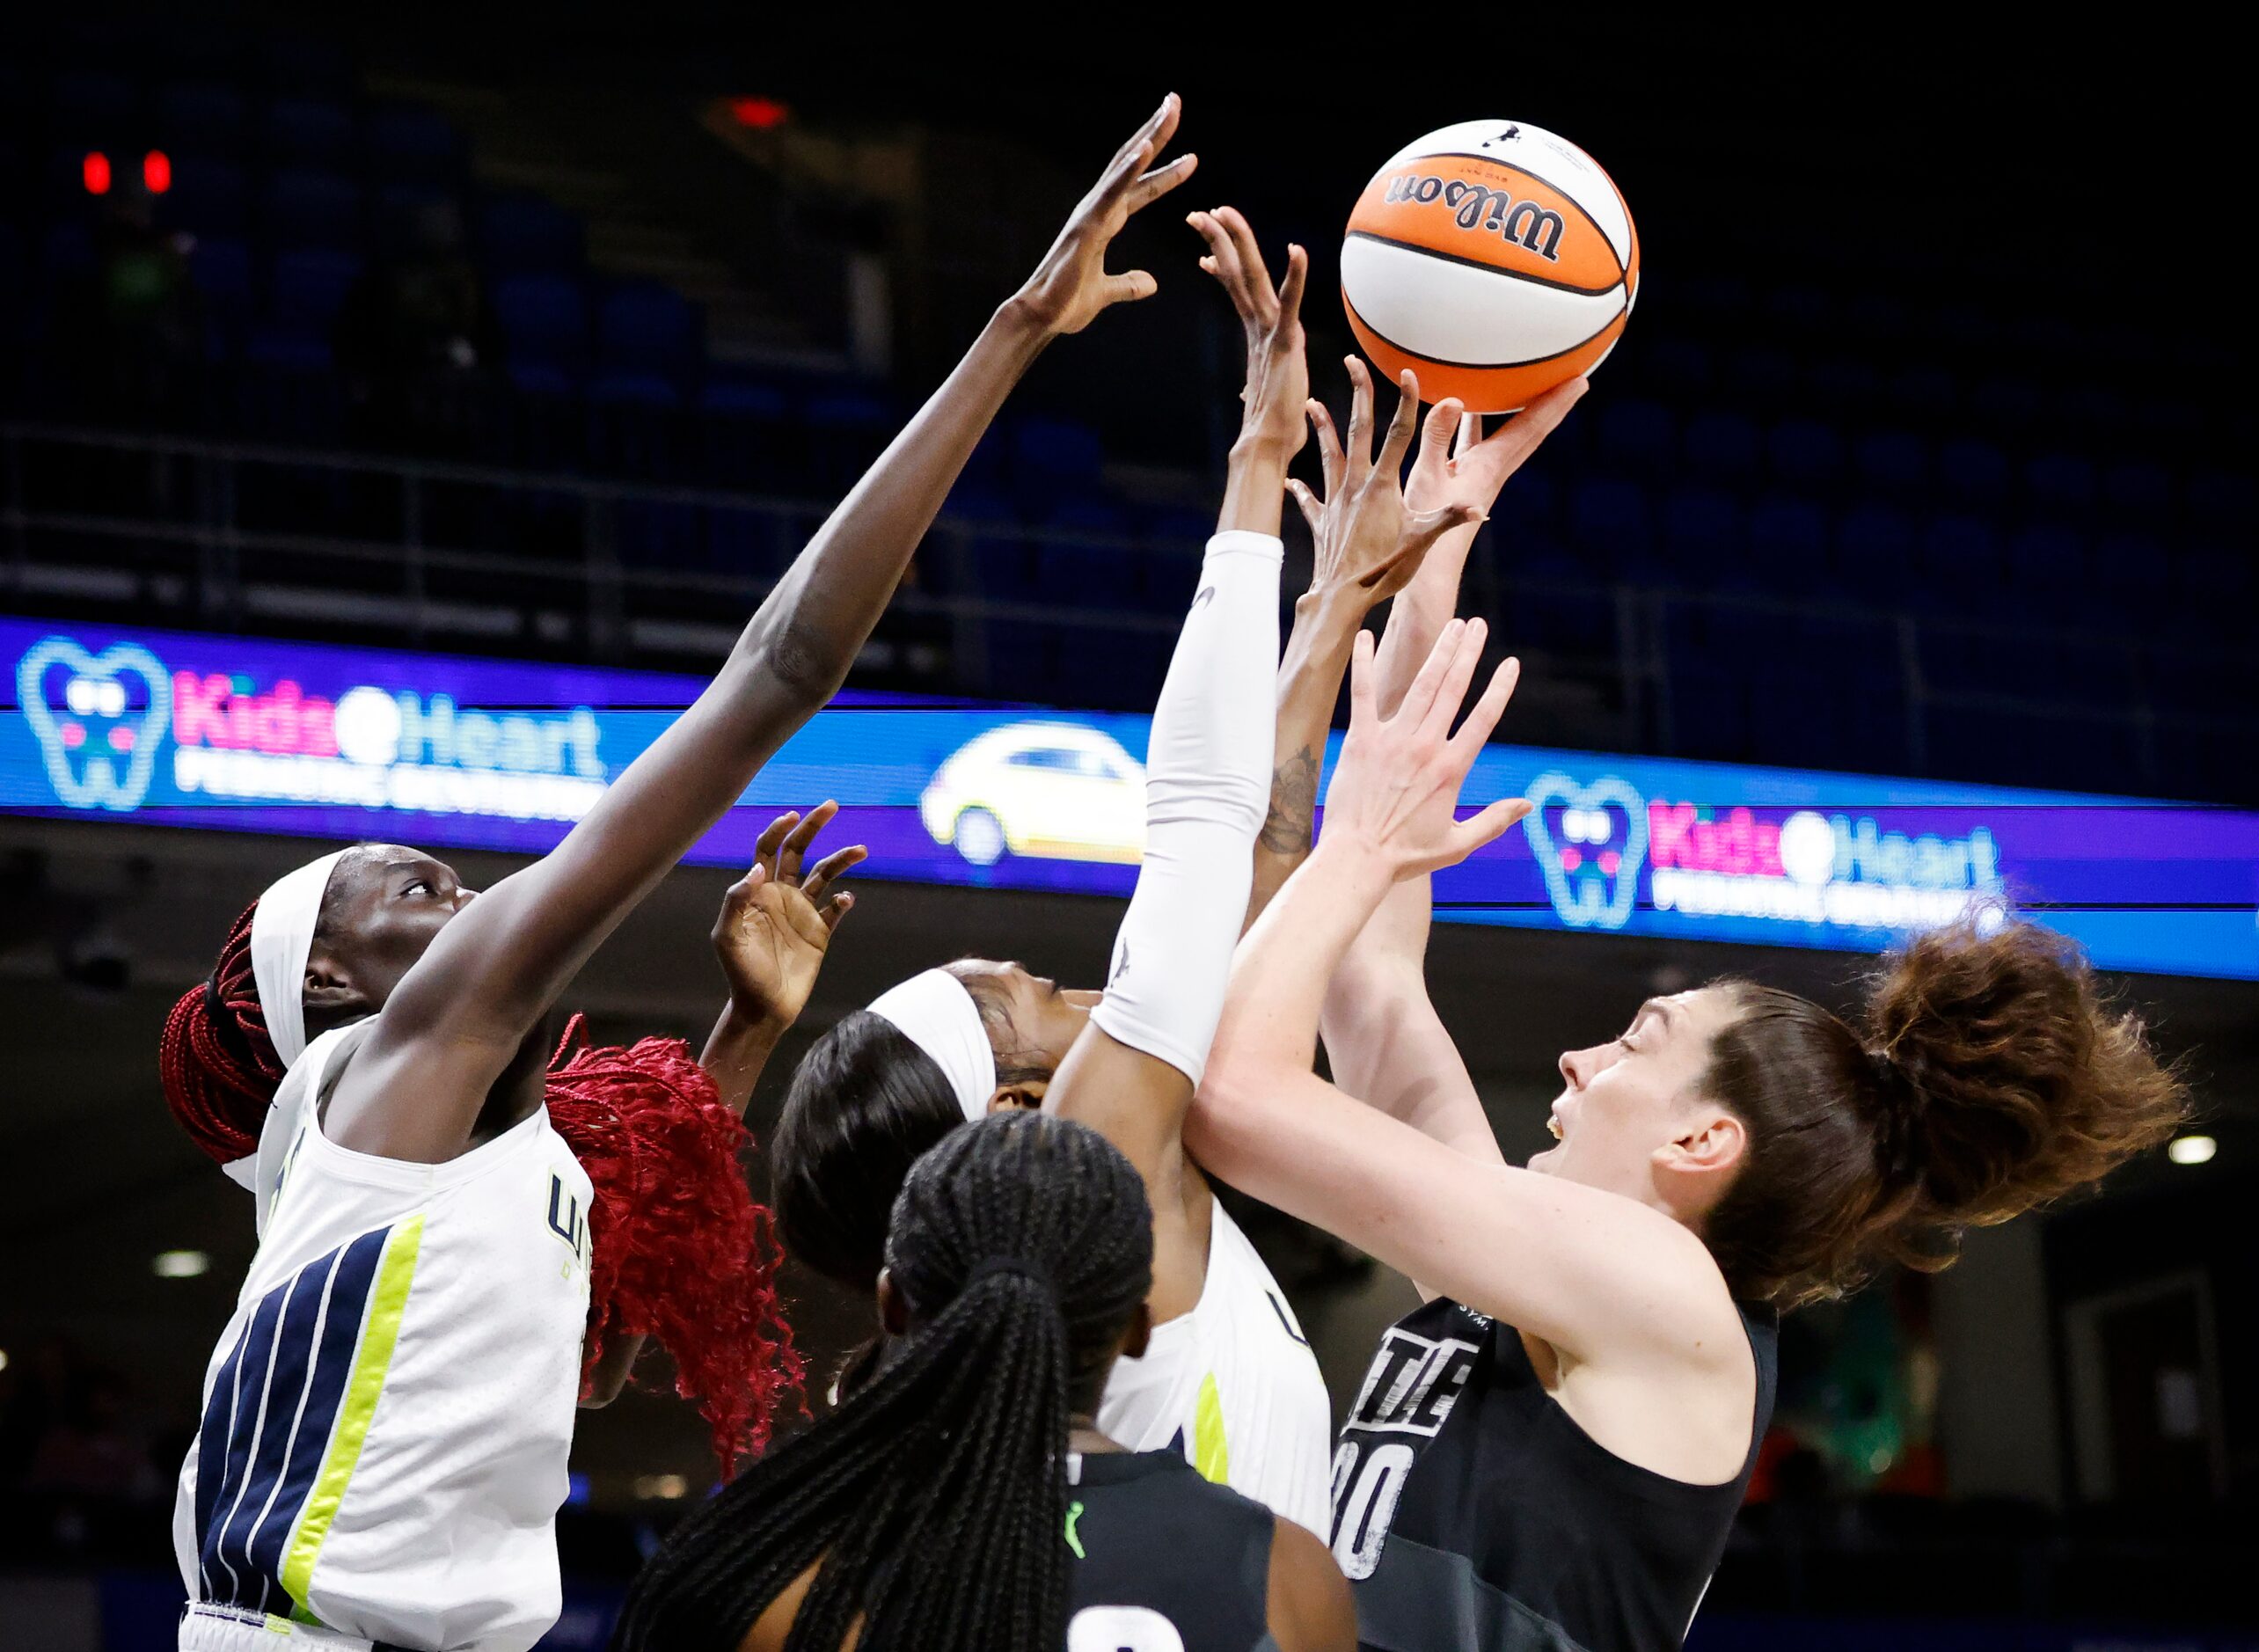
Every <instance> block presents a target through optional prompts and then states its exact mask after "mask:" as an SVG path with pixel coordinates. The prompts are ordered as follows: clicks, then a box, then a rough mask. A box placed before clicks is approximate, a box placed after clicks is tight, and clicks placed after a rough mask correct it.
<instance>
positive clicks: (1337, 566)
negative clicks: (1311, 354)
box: [1286, 355, 1482, 608]
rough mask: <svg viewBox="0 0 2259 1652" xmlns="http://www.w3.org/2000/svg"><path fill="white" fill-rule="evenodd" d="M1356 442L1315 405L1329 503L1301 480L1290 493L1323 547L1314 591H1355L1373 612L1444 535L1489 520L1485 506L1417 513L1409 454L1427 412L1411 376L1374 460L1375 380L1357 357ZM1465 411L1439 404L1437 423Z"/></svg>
mask: <svg viewBox="0 0 2259 1652" xmlns="http://www.w3.org/2000/svg"><path fill="white" fill-rule="evenodd" d="M1349 386H1350V394H1349V442H1348V443H1347V444H1346V445H1344V444H1343V442H1342V440H1341V438H1340V437H1339V436H1337V435H1335V434H1334V419H1333V415H1332V414H1331V413H1327V411H1326V406H1325V404H1324V403H1323V402H1318V401H1312V403H1310V404H1309V409H1308V411H1309V414H1310V423H1311V426H1312V428H1314V429H1315V430H1316V431H1317V433H1318V452H1319V457H1320V462H1321V464H1322V465H1323V467H1324V476H1325V485H1326V497H1325V500H1324V501H1322V502H1320V500H1319V499H1318V497H1317V495H1315V494H1314V493H1312V492H1311V491H1310V489H1309V488H1308V487H1307V486H1305V485H1304V484H1303V483H1301V482H1299V481H1293V480H1290V481H1289V482H1288V483H1287V485H1286V486H1287V491H1288V492H1289V493H1292V494H1293V495H1294V502H1295V503H1296V504H1298V505H1299V506H1300V507H1301V508H1302V518H1303V520H1304V521H1305V522H1306V523H1309V524H1310V537H1311V540H1312V545H1314V547H1315V551H1314V557H1315V564H1316V566H1315V569H1314V571H1313V573H1312V578H1311V581H1310V588H1311V589H1312V591H1320V590H1323V589H1326V588H1329V587H1332V588H1354V589H1355V590H1356V591H1357V592H1359V593H1361V594H1362V596H1363V599H1364V603H1365V605H1366V606H1367V607H1368V608H1371V607H1372V606H1374V605H1375V604H1377V603H1379V602H1380V601H1381V600H1382V599H1383V598H1385V597H1390V596H1395V595H1396V593H1397V592H1399V591H1400V590H1402V589H1403V588H1405V586H1406V585H1407V584H1409V583H1410V582H1411V579H1412V576H1413V575H1414V574H1416V573H1418V572H1419V571H1420V559H1422V557H1424V556H1426V555H1427V554H1428V549H1429V546H1430V545H1434V544H1435V543H1436V541H1437V539H1438V538H1440V537H1442V536H1443V535H1444V534H1446V533H1448V532H1450V531H1451V530H1452V529H1454V528H1462V527H1467V526H1471V525H1472V524H1473V523H1479V522H1480V521H1481V520H1482V511H1481V508H1480V507H1478V506H1475V505H1472V504H1467V503H1464V502H1458V501H1448V502H1444V503H1440V504H1437V505H1436V506H1434V507H1433V508H1428V509H1422V510H1414V509H1413V508H1411V506H1410V505H1409V503H1408V502H1407V500H1406V498H1405V493H1404V486H1403V479H1402V478H1403V470H1404V454H1405V450H1407V449H1408V448H1409V447H1410V446H1411V445H1412V430H1413V427H1414V425H1415V423H1416V422H1417V420H1418V418H1419V412H1420V381H1419V380H1418V379H1417V378H1416V377H1415V376H1413V374H1412V372H1411V370H1410V369H1406V370H1405V373H1404V375H1403V376H1402V377H1401V378H1400V380H1399V381H1398V391H1399V394H1398V397H1397V401H1396V416H1395V417H1394V418H1393V419H1392V420H1389V424H1388V435H1387V437H1386V439H1385V440H1384V441H1383V442H1381V445H1380V457H1379V458H1378V459H1375V458H1373V457H1372V375H1371V374H1370V373H1369V372H1367V371H1366V370H1365V364H1364V363H1363V362H1362V361H1360V360H1358V359H1357V358H1356V356H1354V355H1353V356H1351V357H1349ZM1458 412H1459V404H1458V402H1457V401H1451V400H1446V401H1442V402H1438V403H1437V405H1436V414H1435V416H1436V417H1443V416H1445V415H1446V414H1448V417H1449V418H1450V419H1451V420H1457V419H1458Z"/></svg>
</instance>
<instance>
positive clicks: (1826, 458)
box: [1766, 419, 1843, 493]
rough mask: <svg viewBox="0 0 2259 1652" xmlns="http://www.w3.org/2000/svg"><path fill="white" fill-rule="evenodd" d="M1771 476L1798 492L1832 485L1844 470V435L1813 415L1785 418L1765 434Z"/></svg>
mask: <svg viewBox="0 0 2259 1652" xmlns="http://www.w3.org/2000/svg"><path fill="white" fill-rule="evenodd" d="M1766 454H1767V457H1768V458H1769V459H1770V461H1771V467H1772V471H1773V477H1774V478H1775V479H1777V480H1779V481H1780V482H1781V483H1782V484H1783V485H1785V486H1789V487H1792V488H1795V489H1797V490H1799V491H1800V492H1805V493H1818V492H1822V491H1824V490H1825V489H1827V488H1829V487H1831V486H1834V484H1835V481H1836V479H1837V478H1838V477H1839V476H1840V475H1841V474H1842V471H1843V438H1842V437H1841V436H1840V435H1838V434H1837V433H1836V432H1835V431H1834V430H1832V429H1831V428H1829V427H1827V426H1826V425H1824V424H1822V423H1820V422H1819V421H1818V420H1816V419H1784V420H1781V421H1780V423H1779V424H1776V425H1774V426H1773V428H1772V429H1771V430H1770V431H1768V432H1767V433H1766Z"/></svg>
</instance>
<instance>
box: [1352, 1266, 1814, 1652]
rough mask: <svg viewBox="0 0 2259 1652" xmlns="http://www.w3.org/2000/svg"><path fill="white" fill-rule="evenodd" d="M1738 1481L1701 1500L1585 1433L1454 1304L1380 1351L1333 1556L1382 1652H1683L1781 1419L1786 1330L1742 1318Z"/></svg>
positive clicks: (1360, 1418) (1523, 1356) (1365, 1397)
mask: <svg viewBox="0 0 2259 1652" xmlns="http://www.w3.org/2000/svg"><path fill="white" fill-rule="evenodd" d="M1742 1319H1743V1323H1744V1326H1745V1327H1746V1328H1747V1330H1748V1333H1749V1340H1750V1346H1751V1349H1752V1350H1753V1351H1754V1352H1755V1354H1756V1356H1757V1414H1756V1419H1755V1426H1754V1428H1753V1429H1752V1430H1751V1436H1750V1454H1749V1458H1748V1459H1747V1460H1746V1461H1745V1462H1744V1463H1743V1465H1742V1472H1741V1473H1740V1474H1739V1475H1738V1476H1737V1477H1736V1478H1735V1479H1733V1480H1729V1481H1727V1482H1726V1483H1724V1484H1723V1485H1718V1486H1696V1485H1690V1484H1688V1483H1686V1482H1685V1481H1683V1480H1671V1479H1669V1478H1667V1477H1665V1476H1664V1475H1662V1474H1657V1473H1653V1472H1652V1471H1650V1470H1648V1469H1644V1468H1641V1467H1638V1466H1635V1465H1634V1464H1631V1463H1627V1462H1626V1461H1625V1460H1624V1459H1623V1458H1620V1457H1618V1456H1617V1455H1616V1454H1615V1453H1614V1452H1612V1451H1608V1450H1607V1449H1606V1448H1605V1447H1604V1446H1602V1445H1600V1444H1598V1443H1597V1442H1596V1441H1595V1440H1594V1439H1593V1438H1592V1436H1590V1435H1588V1434H1586V1433H1585V1432H1584V1430H1583V1429H1581V1428H1579V1427H1577V1425H1576V1424H1575V1422H1572V1421H1571V1420H1570V1418H1569V1415H1568V1413H1567V1412H1566V1411H1563V1410H1562V1409H1561V1407H1560V1406H1559V1404H1557V1403H1556V1402H1555V1401H1554V1398H1553V1396H1552V1395H1550V1394H1548V1393H1546V1390H1545V1386H1544V1385H1543V1384H1542V1383H1540V1382H1539V1379H1538V1374H1537V1372H1536V1371H1534V1370H1533V1369H1532V1366H1531V1364H1530V1358H1529V1355H1528V1353H1527V1351H1526V1350H1525V1349H1524V1348H1523V1345H1522V1339H1521V1336H1520V1334H1518V1333H1517V1332H1516V1331H1515V1329H1514V1327H1511V1326H1509V1325H1502V1324H1499V1323H1498V1322H1497V1321H1495V1320H1494V1319H1490V1318H1488V1316H1486V1315H1484V1314H1480V1313H1477V1312H1474V1311H1473V1309H1470V1308H1466V1307H1463V1306H1461V1305H1459V1304H1458V1303H1456V1302H1451V1301H1447V1300H1441V1299H1439V1300H1437V1301H1434V1302H1430V1303H1429V1304H1427V1305H1425V1306H1423V1307H1422V1308H1420V1309H1419V1310H1418V1311H1416V1312H1414V1313H1411V1314H1409V1315H1407V1317H1406V1318H1405V1319H1403V1320H1402V1321H1401V1322H1400V1323H1399V1324H1398V1325H1397V1326H1396V1327H1394V1328H1393V1329H1392V1330H1391V1331H1389V1333H1388V1334H1386V1335H1385V1337H1383V1338H1382V1340H1381V1344H1380V1351H1379V1353H1378V1355H1377V1356H1375V1357H1374V1360H1373V1363H1372V1369H1371V1371H1370V1373H1368V1375H1367V1376H1366V1378H1365V1382H1364V1387H1363V1391H1362V1392H1361V1393H1359V1394H1358V1396H1357V1403H1356V1408H1355V1409H1354V1410H1353V1411H1352V1412H1351V1413H1350V1415H1349V1422H1348V1424H1347V1426H1346V1427H1344V1428H1343V1429H1342V1438H1341V1444H1340V1445H1339V1447H1338V1448H1337V1449H1336V1450H1335V1451H1334V1559H1335V1560H1337V1561H1340V1562H1341V1565H1342V1570H1343V1571H1344V1572H1346V1573H1347V1574H1348V1575H1349V1582H1350V1584H1351V1585H1352V1587H1353V1588H1354V1590H1355V1591H1356V1601H1357V1634H1358V1639H1359V1641H1360V1642H1361V1644H1363V1645H1364V1646H1366V1647H1369V1648H1376V1649H1377V1652H1664V1649H1665V1648H1669V1649H1670V1652H1676V1648H1678V1646H1679V1644H1680V1642H1681V1641H1683V1639H1684V1638H1685V1634H1686V1629H1687V1626H1688V1625H1689V1624H1690V1623H1691V1622H1692V1619H1693V1616H1694V1610H1695V1608H1696V1607H1697V1606H1698V1605H1699V1604H1700V1603H1701V1598H1702V1591H1703V1590H1705V1589H1707V1587H1708V1586H1709V1581H1710V1574H1711V1573H1712V1572H1713V1571H1714V1570H1715V1569H1716V1568H1717V1564H1718V1560H1719V1557H1720V1556H1721V1555H1722V1553H1724V1552H1725V1546H1726V1536H1727V1532H1728V1531H1729V1528H1730V1527H1731V1526H1732V1524H1733V1518H1734V1511H1735V1510H1736V1509H1738V1508H1739V1507H1740V1506H1741V1500H1742V1493H1743V1491H1744V1489H1745V1488H1747V1486H1748V1484H1749V1476H1750V1471H1751V1469H1753V1468H1754V1467H1755V1466H1756V1464H1757V1444H1758V1441H1759V1440H1760V1439H1762V1438H1763V1437H1764V1435H1765V1430H1766V1427H1767V1425H1768V1423H1769V1422H1770V1421H1771V1418H1772V1414H1773V1382H1774V1378H1775V1375H1776V1373H1777V1371H1778V1369H1779V1322H1778V1320H1777V1319H1775V1318H1774V1317H1773V1315H1772V1313H1771V1312H1769V1311H1764V1310H1759V1311H1754V1312H1753V1311H1751V1310H1749V1309H1746V1308H1744V1310H1743V1312H1742Z"/></svg>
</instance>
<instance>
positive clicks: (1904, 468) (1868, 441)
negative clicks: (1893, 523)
mask: <svg viewBox="0 0 2259 1652" xmlns="http://www.w3.org/2000/svg"><path fill="white" fill-rule="evenodd" d="M1852 466H1853V470H1855V471H1857V472H1858V474H1859V480H1860V483H1861V486H1864V487H1865V488H1867V489H1868V491H1869V492H1871V493H1876V494H1878V495H1880V496H1882V497H1883V498H1885V499H1888V500H1890V501H1891V502H1892V503H1894V504H1898V505H1906V506H1912V505H1914V504H1917V503H1919V501H1920V500H1921V496H1922V492H1923V490H1924V489H1925V488H1926V487H1927V486H1929V444H1928V443H1927V442H1924V441H1923V440H1922V439H1921V438H1920V437H1919V436H1918V435H1915V434H1914V433H1913V432H1912V431H1911V430H1877V431H1875V432H1874V433H1873V434H1871V435H1864V436H1861V438H1860V439H1859V442H1858V445H1857V446H1855V447H1854V448H1853V450H1852Z"/></svg>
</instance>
